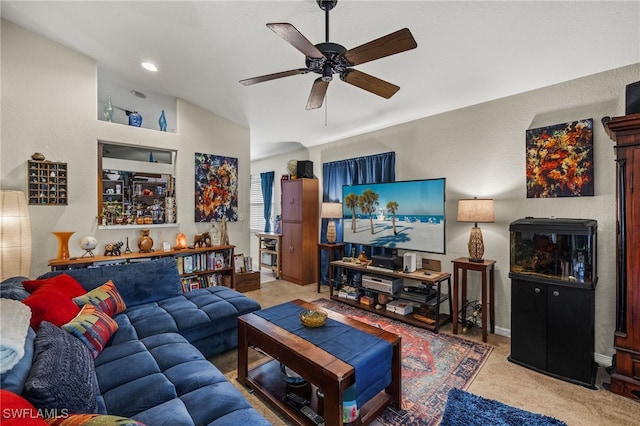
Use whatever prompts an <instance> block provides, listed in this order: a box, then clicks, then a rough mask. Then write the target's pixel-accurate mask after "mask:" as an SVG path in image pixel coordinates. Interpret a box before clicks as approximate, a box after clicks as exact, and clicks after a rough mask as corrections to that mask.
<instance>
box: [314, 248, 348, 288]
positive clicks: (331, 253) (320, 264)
mask: <svg viewBox="0 0 640 426" xmlns="http://www.w3.org/2000/svg"><path fill="white" fill-rule="evenodd" d="M344 247H345V244H344V243H318V293H320V286H321V285H322V252H323V251H327V252H329V259H328V261H327V267H328V268H329V273H328V276H329V285H331V283H332V280H333V267H332V266H331V262H333V254H334V252H335V251H339V252H340V257H339V259H340V260H342V258H343V257H344Z"/></svg>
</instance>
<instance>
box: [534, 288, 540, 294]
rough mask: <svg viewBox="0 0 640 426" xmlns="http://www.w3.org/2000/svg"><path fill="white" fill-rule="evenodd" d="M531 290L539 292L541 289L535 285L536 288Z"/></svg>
mask: <svg viewBox="0 0 640 426" xmlns="http://www.w3.org/2000/svg"><path fill="white" fill-rule="evenodd" d="M533 291H534V292H536V293H540V291H541V290H540V287H536V288H534V289H533Z"/></svg>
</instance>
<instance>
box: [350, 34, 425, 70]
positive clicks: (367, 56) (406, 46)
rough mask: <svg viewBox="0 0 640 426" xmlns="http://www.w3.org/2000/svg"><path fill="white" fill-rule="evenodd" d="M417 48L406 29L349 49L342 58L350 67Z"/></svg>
mask: <svg viewBox="0 0 640 426" xmlns="http://www.w3.org/2000/svg"><path fill="white" fill-rule="evenodd" d="M416 47H418V44H417V43H416V40H415V39H414V38H413V36H412V35H411V31H409V29H408V28H403V29H401V30H398V31H396V32H394V33H391V34H387V35H386V36H383V37H380V38H378V39H375V40H373V41H370V42H369V43H365V44H361V45H360V46H357V47H354V48H353V49H349V50H347V51H346V52H344V54H343V55H342V56H344V58H345V59H346V60H347V61H349V63H350V64H351V65H359V64H364V63H365V62H370V61H373V60H375V59H380V58H384V57H386V56H391V55H395V54H396V53H400V52H404V51H406V50H411V49H415V48H416Z"/></svg>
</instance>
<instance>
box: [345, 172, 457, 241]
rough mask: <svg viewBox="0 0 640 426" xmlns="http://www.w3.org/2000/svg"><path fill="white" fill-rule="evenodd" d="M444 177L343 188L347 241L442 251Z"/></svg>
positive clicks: (443, 239)
mask: <svg viewBox="0 0 640 426" xmlns="http://www.w3.org/2000/svg"><path fill="white" fill-rule="evenodd" d="M444 207H445V179H444V178H442V179H428V180H415V181H401V182H388V183H374V184H363V185H345V186H343V187H342V217H343V220H342V226H343V239H344V241H345V242H348V243H356V244H365V245H370V246H380V247H390V248H397V249H406V250H418V251H427V252H432V253H442V254H444V252H445V235H444V232H445V211H444Z"/></svg>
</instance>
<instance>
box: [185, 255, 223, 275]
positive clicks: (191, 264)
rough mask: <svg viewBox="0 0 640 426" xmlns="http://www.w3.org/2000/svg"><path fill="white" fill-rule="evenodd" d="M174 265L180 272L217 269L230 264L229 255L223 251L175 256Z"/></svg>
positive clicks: (188, 272)
mask: <svg viewBox="0 0 640 426" xmlns="http://www.w3.org/2000/svg"><path fill="white" fill-rule="evenodd" d="M176 266H177V267H178V272H179V273H180V274H190V273H192V272H198V271H217V270H219V269H223V268H228V267H229V266H230V263H229V256H228V255H225V253H222V252H220V253H216V252H203V253H195V254H190V255H186V256H176Z"/></svg>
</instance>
